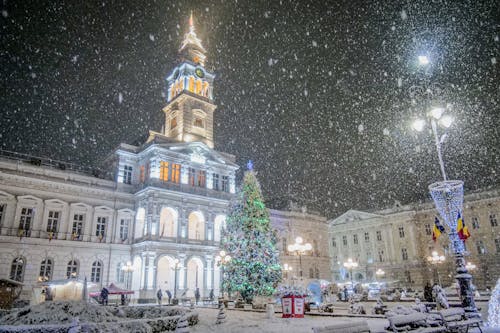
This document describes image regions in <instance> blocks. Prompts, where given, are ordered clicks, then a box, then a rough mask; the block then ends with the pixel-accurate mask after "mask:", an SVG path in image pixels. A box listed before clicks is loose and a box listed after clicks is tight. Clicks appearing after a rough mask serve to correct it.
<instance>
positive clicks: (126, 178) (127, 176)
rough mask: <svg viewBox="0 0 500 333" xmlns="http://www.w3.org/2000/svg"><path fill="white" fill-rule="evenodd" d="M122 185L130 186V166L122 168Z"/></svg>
mask: <svg viewBox="0 0 500 333" xmlns="http://www.w3.org/2000/svg"><path fill="white" fill-rule="evenodd" d="M123 183H124V184H132V167H131V166H130V165H124V166H123Z"/></svg>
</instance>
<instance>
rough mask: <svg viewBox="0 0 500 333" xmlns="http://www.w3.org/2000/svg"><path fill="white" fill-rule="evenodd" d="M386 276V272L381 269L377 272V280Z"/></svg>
mask: <svg viewBox="0 0 500 333" xmlns="http://www.w3.org/2000/svg"><path fill="white" fill-rule="evenodd" d="M384 274H385V272H384V271H383V270H382V269H381V268H379V269H377V271H376V272H375V276H376V277H377V279H380V278H382V276H384Z"/></svg>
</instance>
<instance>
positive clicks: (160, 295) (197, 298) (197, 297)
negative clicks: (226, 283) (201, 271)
mask: <svg viewBox="0 0 500 333" xmlns="http://www.w3.org/2000/svg"><path fill="white" fill-rule="evenodd" d="M165 293H166V294H167V297H168V304H171V301H172V293H171V292H170V290H168V289H167V290H166V291H165ZM184 294H185V292H184ZM200 297H201V294H200V288H196V290H195V291H194V299H195V301H196V304H198V302H199V301H200ZM214 297H215V296H214V290H213V289H211V290H210V295H209V298H210V301H213V300H214ZM156 299H157V300H158V305H161V304H162V299H163V292H162V291H161V289H158V291H157V292H156Z"/></svg>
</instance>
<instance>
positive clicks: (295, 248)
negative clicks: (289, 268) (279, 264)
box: [288, 237, 312, 279]
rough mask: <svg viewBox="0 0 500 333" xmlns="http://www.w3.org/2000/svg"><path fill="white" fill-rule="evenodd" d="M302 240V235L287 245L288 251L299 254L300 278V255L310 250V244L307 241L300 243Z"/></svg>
mask: <svg viewBox="0 0 500 333" xmlns="http://www.w3.org/2000/svg"><path fill="white" fill-rule="evenodd" d="M303 242H304V241H303V239H302V237H297V238H295V243H294V244H290V245H288V252H291V253H292V254H293V255H296V256H299V276H300V279H302V255H304V254H306V253H307V252H308V251H311V250H312V245H311V244H309V243H305V244H302V243H303Z"/></svg>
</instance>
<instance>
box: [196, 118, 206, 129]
mask: <svg viewBox="0 0 500 333" xmlns="http://www.w3.org/2000/svg"><path fill="white" fill-rule="evenodd" d="M193 126H194V127H199V128H205V124H204V121H203V119H201V118H198V117H197V118H194V122H193Z"/></svg>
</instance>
